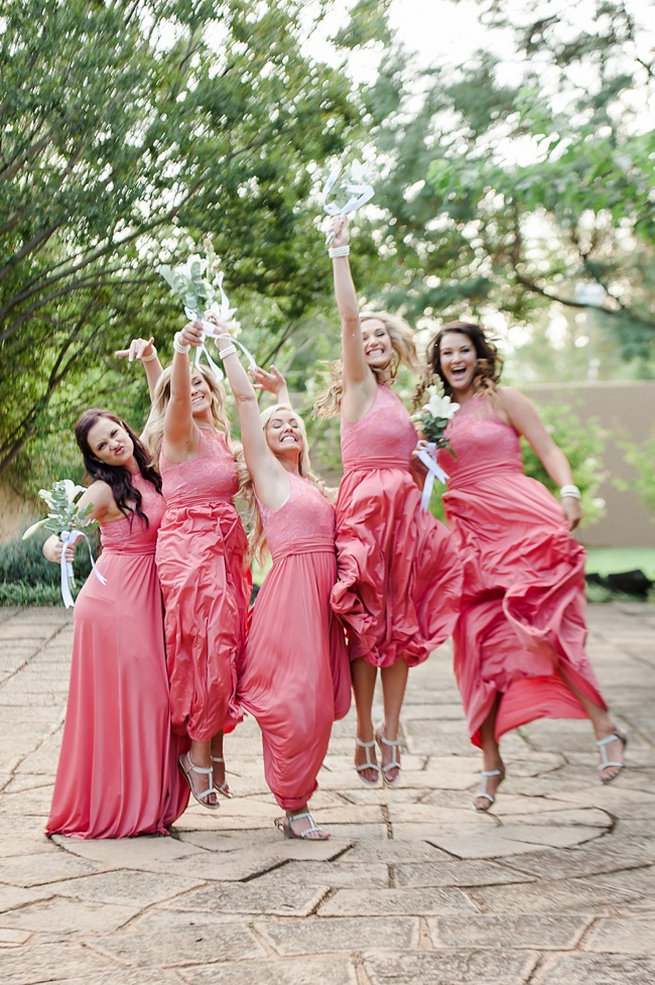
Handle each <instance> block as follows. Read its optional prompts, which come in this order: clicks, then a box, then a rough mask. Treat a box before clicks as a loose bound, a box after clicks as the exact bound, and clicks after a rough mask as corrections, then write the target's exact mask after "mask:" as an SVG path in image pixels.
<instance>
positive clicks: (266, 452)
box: [219, 335, 289, 509]
mask: <svg viewBox="0 0 655 985" xmlns="http://www.w3.org/2000/svg"><path fill="white" fill-rule="evenodd" d="M219 346H220V348H219V355H220V357H221V359H222V360H223V366H224V367H225V373H226V375H227V379H228V382H229V384H230V387H231V389H232V394H233V396H234V399H235V401H236V405H237V411H238V414H239V423H240V425H241V441H242V443H243V453H244V456H245V459H246V466H247V467H248V471H249V472H250V475H251V478H252V481H253V485H254V487H255V492H256V493H257V496H258V498H259V499H260V500H261V501H262V503H264V505H265V506H267V507H268V508H269V509H278V508H279V507H280V506H282V504H283V503H284V501H285V500H286V498H287V497H288V495H289V478H288V476H287V474H286V472H285V470H284V467H283V466H282V465H281V464H280V462H278V460H277V458H276V457H275V455H274V454H273V452H272V451H271V450H270V448H269V447H268V443H267V441H266V435H265V433H264V429H263V427H262V422H261V418H260V416H259V404H258V402H257V394H256V393H255V388H254V387H253V385H252V382H251V381H250V379H249V377H248V374H247V373H246V371H245V369H244V368H243V366H242V365H241V362H240V360H239V357H238V354H237V349H236V346H235V345H234V344H233V343H232V342H231V341H230V336H229V335H225V336H224V337H222V338H220V339H219ZM285 390H286V385H285Z"/></svg>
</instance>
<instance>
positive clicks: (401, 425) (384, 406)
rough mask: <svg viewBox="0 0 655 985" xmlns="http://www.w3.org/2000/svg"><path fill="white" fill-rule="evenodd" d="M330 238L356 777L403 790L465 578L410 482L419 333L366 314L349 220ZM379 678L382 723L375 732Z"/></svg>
mask: <svg viewBox="0 0 655 985" xmlns="http://www.w3.org/2000/svg"><path fill="white" fill-rule="evenodd" d="M332 231H333V234H334V235H333V239H332V246H331V249H330V255H331V257H332V261H333V273H334V287H335V294H336V299H337V306H338V309H339V314H340V316H341V325H342V354H343V359H342V362H341V363H339V364H337V365H336V366H335V367H334V369H333V383H332V386H331V387H330V388H329V390H328V391H327V392H326V393H325V394H324V395H323V397H322V398H321V399H319V401H318V402H317V405H316V411H317V413H318V414H319V416H322V417H327V416H330V415H332V414H336V413H339V412H340V414H341V451H342V458H343V469H344V474H343V479H342V481H341V485H340V487H339V496H338V500H337V529H336V543H337V560H338V581H337V583H336V585H335V587H334V589H333V591H332V606H333V609H334V611H335V612H336V613H337V614H338V615H339V616H340V617H341V619H342V620H343V622H344V623H345V625H346V626H347V629H348V636H349V641H350V657H351V661H352V662H351V672H352V682H353V691H354V696H355V705H356V709H357V737H356V745H355V769H356V770H357V773H358V774H359V776H360V779H361V780H362V781H363V782H364V783H366V784H369V785H374V784H376V783H378V782H379V780H380V776H382V780H383V782H384V783H386V784H387V785H389V786H394V785H395V784H397V783H398V781H399V779H400V770H401V763H400V738H399V728H400V712H401V708H402V703H403V698H404V694H405V687H406V683H407V673H408V669H409V667H413V666H415V665H416V664H418V663H421V662H422V661H423V660H425V659H426V658H427V657H428V656H429V654H430V652H431V651H432V650H433V649H434V648H435V647H437V646H438V645H439V644H440V643H442V642H443V641H444V640H445V639H446V638H447V637H448V636H449V634H450V632H451V629H452V627H453V625H454V623H455V619H456V617H457V608H458V603H459V586H460V583H461V575H460V571H459V564H458V560H457V556H456V553H455V548H454V545H453V543H452V540H451V537H450V534H449V533H448V531H447V530H446V528H445V527H444V526H443V525H442V524H440V523H438V522H437V521H436V520H435V519H434V518H433V517H432V516H431V515H430V514H429V513H426V512H422V511H421V509H420V494H419V491H418V488H417V486H416V485H415V483H414V481H413V479H412V475H411V473H410V461H411V457H412V452H413V450H414V448H415V446H416V440H417V435H416V432H415V429H414V427H413V425H412V423H411V421H410V419H409V414H408V412H407V410H406V409H405V407H404V406H403V404H402V402H401V400H400V398H399V397H398V396H397V395H396V394H395V393H394V392H393V389H392V386H393V382H394V379H395V375H396V372H397V369H398V366H399V363H401V362H402V363H404V364H405V365H407V366H409V367H410V368H412V369H414V368H415V366H416V351H415V347H414V342H413V338H412V332H411V329H410V328H409V326H408V325H406V324H405V323H404V322H402V321H401V320H400V319H398V318H396V317H394V316H391V315H388V314H386V313H367V314H360V312H359V307H358V304H357V295H356V293H355V287H354V284H353V280H352V276H351V273H350V266H349V260H348V253H349V244H348V238H349V237H348V225H347V221H346V219H345V218H343V217H339V218H337V219H335V220H333V226H332ZM378 670H379V671H380V677H381V682H382V697H383V705H384V720H383V721H382V722H381V724H380V725H379V726H378V728H377V729H374V725H373V721H372V705H373V696H374V690H375V684H376V679H377V673H378ZM376 742H377V745H378V746H379V752H380V757H381V762H380V763H378V760H377V755H376V750H375V746H376Z"/></svg>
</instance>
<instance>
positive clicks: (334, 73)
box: [0, 0, 384, 475]
mask: <svg viewBox="0 0 655 985" xmlns="http://www.w3.org/2000/svg"><path fill="white" fill-rule="evenodd" d="M331 6H333V4H332V2H331V0H317V2H316V3H315V4H314V7H313V10H314V12H315V14H316V17H317V18H318V19H319V20H320V19H321V18H322V17H323V16H324V14H325V13H326V12H327V11H328V10H329V9H330V7H331ZM378 6H379V5H378ZM304 7H305V5H304V4H303V3H301V2H300V0H295V2H290V0H284V2H283V0H267V2H264V3H259V4H252V3H248V2H241V0H223V2H218V3H217V2H212V3H209V2H207V0H194V2H191V0H134V2H127V3H126V2H123V0H93V2H88V0H84V2H82V0H6V2H5V3H4V4H3V7H2V33H1V34H0V59H1V63H2V66H3V67H2V73H3V87H2V88H3V94H2V102H1V104H0V105H1V113H0V116H1V118H2V120H3V126H2V130H1V131H0V179H1V181H2V195H1V198H0V229H1V230H2V240H1V242H2V247H1V250H2V252H1V254H0V358H1V359H2V372H1V373H0V402H1V404H2V407H3V415H2V424H1V425H0V475H2V474H3V473H5V472H6V471H7V469H9V467H10V466H12V465H13V466H14V467H16V464H17V462H19V460H20V456H21V454H22V456H23V461H25V458H26V455H27V453H28V452H30V451H31V452H33V450H34V449H33V448H30V446H29V442H30V441H31V440H32V439H33V437H34V436H35V435H37V434H43V433H45V432H47V431H49V430H52V429H53V427H56V426H59V427H60V426H61V423H62V422H66V423H68V422H70V420H71V419H72V418H73V416H74V415H75V414H76V413H77V412H78V411H79V410H80V408H81V407H82V406H84V405H87V404H88V403H89V402H93V403H101V402H105V401H107V400H110V399H111V401H112V402H113V401H114V400H115V397H116V393H117V392H120V403H119V406H120V408H121V409H123V408H128V409H129V407H130V405H131V404H132V403H134V404H138V402H139V401H138V399H137V398H133V397H130V395H129V390H130V385H129V383H128V377H127V376H126V370H125V369H124V368H123V367H120V368H117V367H116V365H115V362H113V361H112V356H111V353H112V352H113V350H114V349H115V348H118V347H120V346H122V345H124V344H125V342H126V341H127V340H128V339H129V338H130V337H132V336H134V335H136V334H140V335H147V334H150V333H152V334H155V335H156V336H157V337H158V338H159V337H160V336H161V334H162V326H164V327H165V332H166V334H167V335H168V334H169V333H170V332H171V330H172V329H171V326H172V325H174V324H175V323H176V322H177V321H179V318H180V317H181V312H180V310H179V309H178V308H177V306H176V305H175V303H174V301H173V300H172V299H171V298H169V297H168V295H167V289H166V287H165V285H164V283H163V281H160V278H159V277H158V275H157V274H156V267H157V264H158V263H159V262H161V261H170V260H174V259H175V258H176V257H180V256H183V255H184V254H185V253H186V252H187V251H188V250H189V249H190V247H191V246H192V245H194V244H195V245H196V246H197V244H198V243H199V242H200V241H201V239H202V237H203V236H204V235H205V234H206V233H210V234H211V235H212V238H213V242H214V246H215V248H216V251H217V253H218V255H219V256H220V257H221V258H222V262H223V266H224V268H225V270H226V271H227V274H226V277H227V281H229V285H230V291H231V298H232V292H233V295H234V300H235V301H236V302H237V303H239V304H240V305H243V306H244V308H245V309H255V310H258V312H259V313H260V315H261V317H262V322H261V324H260V329H261V333H262V338H263V339H265V340H266V345H265V348H266V349H268V350H269V351H270V352H271V353H273V352H275V350H276V348H277V347H278V346H279V344H280V339H282V340H283V339H284V337H285V333H287V335H288V333H289V330H290V329H289V326H290V325H291V324H293V322H294V321H295V320H297V319H299V318H301V317H302V315H303V313H305V312H306V311H308V310H310V309H311V308H312V306H313V305H315V303H316V298H317V297H318V296H319V295H320V294H321V293H322V292H324V291H325V290H326V285H327V283H328V276H329V270H328V269H327V265H324V266H325V267H326V271H325V274H324V275H323V276H318V277H317V274H316V268H317V265H316V262H315V261H316V257H317V256H318V255H319V254H320V252H321V250H322V244H321V241H320V237H319V236H317V235H316V229H315V226H314V215H313V212H312V205H311V193H312V190H313V186H314V183H315V181H316V174H317V172H320V167H321V166H322V165H323V163H324V162H325V160H326V158H328V157H331V156H332V155H337V154H339V153H340V152H341V151H342V150H343V147H344V145H345V143H346V142H350V141H351V140H354V139H355V138H356V137H357V135H358V133H359V132H360V125H361V106H360V102H359V97H358V95H357V92H356V91H355V89H354V87H353V84H352V82H351V81H350V79H349V77H348V76H347V75H346V74H345V73H344V72H343V71H341V70H339V69H336V68H331V67H328V66H327V65H326V64H323V63H321V62H318V61H316V60H315V59H312V58H311V57H309V56H307V55H306V54H305V53H304V43H305V42H306V40H307V37H308V35H309V34H311V32H312V31H313V30H314V25H313V24H312V23H309V21H308V17H307V12H306V10H304ZM382 7H384V5H382ZM371 10H372V5H371V4H367V3H360V4H358V5H357V6H356V9H355V11H354V14H355V20H354V25H353V30H355V31H356V33H357V39H356V41H357V43H360V41H361V39H362V38H364V37H368V38H371V37H372V36H374V34H375V32H376V31H379V30H381V24H379V23H378V22H377V20H376V18H374V17H373V16H372V14H371ZM367 30H368V32H369V33H368V35H367V34H366V31H367ZM371 32H372V33H371ZM351 42H352V43H355V40H353V39H351ZM341 43H342V44H347V43H349V42H348V32H347V31H346V32H345V35H344V39H343V40H342V42H341ZM126 416H127V411H126Z"/></svg>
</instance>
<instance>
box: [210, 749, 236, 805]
mask: <svg viewBox="0 0 655 985" xmlns="http://www.w3.org/2000/svg"><path fill="white" fill-rule="evenodd" d="M209 758H210V759H211V761H212V763H222V764H223V766H225V760H224V759H223V757H222V756H210V757H209ZM225 772H226V773H227V770H225ZM212 774H213V769H212ZM212 782H213V783H214V790H216V791H218V793H220V794H222V795H223V797H227V799H228V800H232V797H233V796H234V794H233V793H231V791H230V788H229V786H228V782H227V779H225V780H223V782H222V783H220V784H219V783H215V782H214V778H213V776H212Z"/></svg>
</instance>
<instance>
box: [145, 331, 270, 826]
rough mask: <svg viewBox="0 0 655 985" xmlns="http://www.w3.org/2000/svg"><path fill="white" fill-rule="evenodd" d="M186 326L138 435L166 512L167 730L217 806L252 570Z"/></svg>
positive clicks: (210, 389)
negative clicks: (180, 742) (154, 464)
mask: <svg viewBox="0 0 655 985" xmlns="http://www.w3.org/2000/svg"><path fill="white" fill-rule="evenodd" d="M195 338H196V329H195V328H194V326H193V324H191V323H189V324H188V325H186V326H185V327H184V328H183V329H182V331H181V332H179V333H177V334H176V336H175V341H174V350H175V352H174V356H173V362H172V364H171V366H170V367H169V368H167V369H165V370H164V371H163V372H162V373H161V375H160V376H159V379H158V380H157V383H156V385H155V388H154V393H153V402H152V412H151V415H150V418H149V420H148V424H147V425H146V429H145V431H144V439H145V440H146V441H147V444H148V447H149V448H150V450H151V453H152V454H153V457H154V458H155V460H158V461H159V471H160V473H161V477H162V492H163V495H164V501H165V507H166V508H165V512H164V517H163V520H162V524H161V528H160V531H159V537H158V539H157V554H156V559H157V568H158V570H159V579H160V582H161V587H162V591H163V594H164V609H165V630H166V655H167V663H168V676H169V682H170V695H171V716H172V722H173V729H174V730H175V731H176V733H177V734H179V735H180V736H182V737H184V738H185V739H186V744H187V746H188V747H189V748H188V749H187V751H186V752H185V753H184V755H183V756H181V757H180V768H181V769H182V771H183V773H184V775H185V777H186V778H187V781H188V784H189V788H190V790H191V794H192V796H193V797H194V799H195V800H197V801H198V803H200V804H201V805H202V806H203V807H207V808H209V809H212V810H215V809H216V808H218V806H219V801H218V794H219V793H220V794H222V795H223V796H226V797H229V796H230V791H229V787H228V785H227V782H226V779H225V761H224V756H223V733H224V732H226V731H229V730H230V729H232V728H234V726H235V724H236V722H237V720H238V711H237V707H236V704H235V693H236V681H237V677H236V674H237V661H238V659H239V658H240V656H241V651H242V648H243V646H244V643H245V637H246V626H247V613H248V603H249V599H250V590H251V577H250V572H249V570H247V567H246V565H245V555H246V552H247V540H246V535H245V532H244V529H243V526H242V523H241V519H240V517H239V514H238V513H237V510H236V508H235V506H234V502H233V499H234V496H235V494H236V493H237V492H238V487H239V483H238V477H237V476H238V473H237V465H236V462H235V458H234V449H233V448H232V447H231V445H230V440H229V422H228V420H227V417H226V414H225V409H224V404H225V391H224V390H223V387H222V385H221V384H220V382H219V381H218V380H217V379H216V377H215V376H214V374H213V373H212V372H211V371H210V370H207V369H205V368H204V367H202V366H198V367H195V368H193V369H192V368H191V367H190V364H189V356H188V352H189V348H190V343H191V341H194V340H195Z"/></svg>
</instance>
